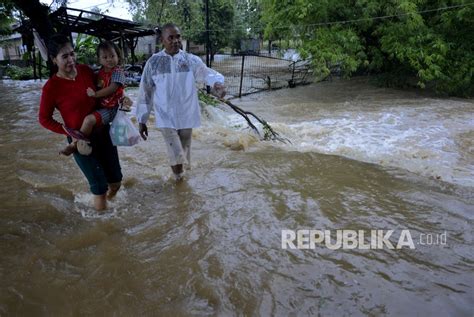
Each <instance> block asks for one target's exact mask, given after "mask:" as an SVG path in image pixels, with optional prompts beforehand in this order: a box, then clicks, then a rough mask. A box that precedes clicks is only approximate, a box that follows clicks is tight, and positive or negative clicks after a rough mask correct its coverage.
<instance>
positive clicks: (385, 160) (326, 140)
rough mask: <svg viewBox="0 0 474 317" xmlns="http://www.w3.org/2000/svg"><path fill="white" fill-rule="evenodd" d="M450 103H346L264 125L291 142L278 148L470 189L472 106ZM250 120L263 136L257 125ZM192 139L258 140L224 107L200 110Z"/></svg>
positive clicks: (244, 144) (234, 144) (239, 144)
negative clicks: (315, 116)
mask: <svg viewBox="0 0 474 317" xmlns="http://www.w3.org/2000/svg"><path fill="white" fill-rule="evenodd" d="M397 103H398V102H397ZM452 104H453V102H451V104H450V105H446V104H444V103H443V101H437V100H433V99H427V100H425V101H423V103H422V104H406V105H403V104H397V105H395V106H390V105H387V106H383V107H380V108H377V109H373V108H372V109H364V108H357V107H356V108H354V107H353V105H352V104H351V103H348V104H347V109H348V110H341V109H340V108H339V109H338V110H337V111H330V109H326V111H324V112H321V114H322V116H323V117H321V118H320V119H317V120H312V121H302V122H299V123H292V124H288V123H285V122H269V123H270V125H271V126H272V127H273V129H274V130H275V131H276V132H278V133H279V134H280V135H282V136H283V137H286V138H288V139H290V140H291V141H292V145H287V144H280V143H278V142H275V143H273V144H274V145H276V146H279V147H282V148H284V149H288V150H292V151H295V150H296V151H301V152H308V151H314V152H318V153H323V154H331V155H339V156H344V157H347V158H350V159H354V160H358V161H362V162H367V163H373V164H377V165H381V166H384V167H395V168H401V169H405V170H407V171H409V172H413V173H416V174H419V175H422V176H425V177H432V178H435V179H440V180H443V181H446V182H450V183H455V184H460V185H464V186H471V187H472V186H474V145H473V144H474V143H473V142H471V141H470V140H469V138H470V136H472V135H474V117H473V116H472V108H473V107H472V104H469V103H462V102H459V107H458V108H459V109H461V110H460V111H459V109H458V108H456V107H454V108H453V106H452ZM469 113H471V115H469ZM257 115H259V114H257ZM262 118H264V115H263V116H262ZM251 120H252V123H253V124H254V125H255V126H256V127H257V128H258V129H259V131H260V133H263V131H262V126H261V124H260V123H259V122H258V121H257V120H255V119H253V118H251ZM193 137H197V138H200V139H207V140H218V141H221V142H222V144H224V145H226V146H228V147H230V148H231V149H237V150H239V149H243V150H246V149H247V148H248V147H249V146H250V145H252V144H254V143H256V142H257V141H258V136H257V135H256V134H255V133H254V132H253V131H252V130H251V129H250V128H249V127H248V124H247V122H246V121H245V119H244V118H243V117H242V116H240V115H239V114H236V113H235V112H233V111H232V110H230V109H228V108H227V107H226V106H217V107H213V106H206V107H204V108H203V109H202V127H201V128H200V129H196V130H195V131H194V132H193ZM469 144H470V145H469Z"/></svg>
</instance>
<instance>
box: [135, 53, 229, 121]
mask: <svg viewBox="0 0 474 317" xmlns="http://www.w3.org/2000/svg"><path fill="white" fill-rule="evenodd" d="M196 81H198V82H205V83H206V84H207V85H209V86H211V87H212V86H214V84H215V83H216V82H218V83H221V84H223V83H224V76H222V75H221V74H219V73H218V72H216V71H214V70H212V69H210V68H208V67H206V65H205V64H204V63H203V61H202V60H201V59H200V58H199V57H198V56H196V55H193V54H189V53H186V52H184V51H182V50H180V51H179V52H178V53H176V54H175V55H174V56H171V55H169V54H167V53H166V52H165V50H162V51H161V52H159V53H156V54H153V56H151V57H150V59H149V60H148V61H147V62H146V64H145V69H144V70H143V74H142V78H141V81H140V89H139V93H138V102H137V119H138V122H139V123H146V122H147V121H148V118H149V116H150V113H151V110H152V108H153V109H154V111H155V117H156V126H157V127H158V128H173V129H178V130H179V129H189V128H197V127H199V126H200V124H201V119H200V109H199V100H198V95H197V88H196Z"/></svg>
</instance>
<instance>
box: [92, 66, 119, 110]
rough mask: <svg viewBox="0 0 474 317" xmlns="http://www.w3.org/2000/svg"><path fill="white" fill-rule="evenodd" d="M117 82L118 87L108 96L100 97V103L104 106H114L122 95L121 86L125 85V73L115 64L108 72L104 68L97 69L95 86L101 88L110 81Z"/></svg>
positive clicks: (108, 84)
mask: <svg viewBox="0 0 474 317" xmlns="http://www.w3.org/2000/svg"><path fill="white" fill-rule="evenodd" d="M113 82H114V83H117V84H119V88H118V89H117V90H116V91H115V92H114V93H113V94H111V95H110V96H107V97H104V98H101V99H100V105H101V106H102V107H104V108H113V107H115V106H116V105H117V104H118V102H119V100H120V98H122V96H123V91H124V89H123V86H124V85H125V75H124V73H123V70H122V69H121V68H120V67H118V66H115V67H114V68H113V69H112V70H111V71H110V72H106V71H105V70H104V68H101V69H100V70H99V73H98V74H97V87H98V88H99V89H103V88H105V87H109V86H110V84H111V83H113Z"/></svg>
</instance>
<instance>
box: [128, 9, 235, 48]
mask: <svg viewBox="0 0 474 317" xmlns="http://www.w3.org/2000/svg"><path fill="white" fill-rule="evenodd" d="M127 1H128V3H129V4H130V7H131V9H132V12H133V19H134V21H137V22H141V23H145V24H148V25H154V26H160V25H163V24H166V23H168V22H172V23H175V24H177V25H178V26H180V28H181V32H182V35H183V37H184V38H185V39H187V40H190V41H194V42H197V43H202V44H204V43H205V38H206V37H205V31H206V30H205V12H204V1H193V0H150V1H146V2H144V1H142V0H127ZM209 12H210V14H209V17H210V27H209V28H210V30H211V33H210V35H211V50H212V55H213V54H214V53H216V52H217V51H218V50H219V49H221V48H223V47H226V46H228V45H230V44H231V43H232V32H231V31H232V30H233V29H234V1H232V0H209Z"/></svg>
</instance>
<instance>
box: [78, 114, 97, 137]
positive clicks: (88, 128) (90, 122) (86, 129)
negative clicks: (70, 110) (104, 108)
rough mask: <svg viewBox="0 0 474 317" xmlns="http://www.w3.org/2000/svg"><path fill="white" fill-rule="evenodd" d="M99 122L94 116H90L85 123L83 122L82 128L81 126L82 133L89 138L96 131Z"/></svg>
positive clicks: (85, 119)
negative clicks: (95, 127)
mask: <svg viewBox="0 0 474 317" xmlns="http://www.w3.org/2000/svg"><path fill="white" fill-rule="evenodd" d="M96 123H97V120H96V118H95V116H94V115H93V114H89V115H87V116H86V117H85V118H84V121H82V126H81V130H80V131H81V132H82V134H84V135H85V136H86V137H89V136H90V135H91V133H92V130H93V129H94V126H95V125H96Z"/></svg>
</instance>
